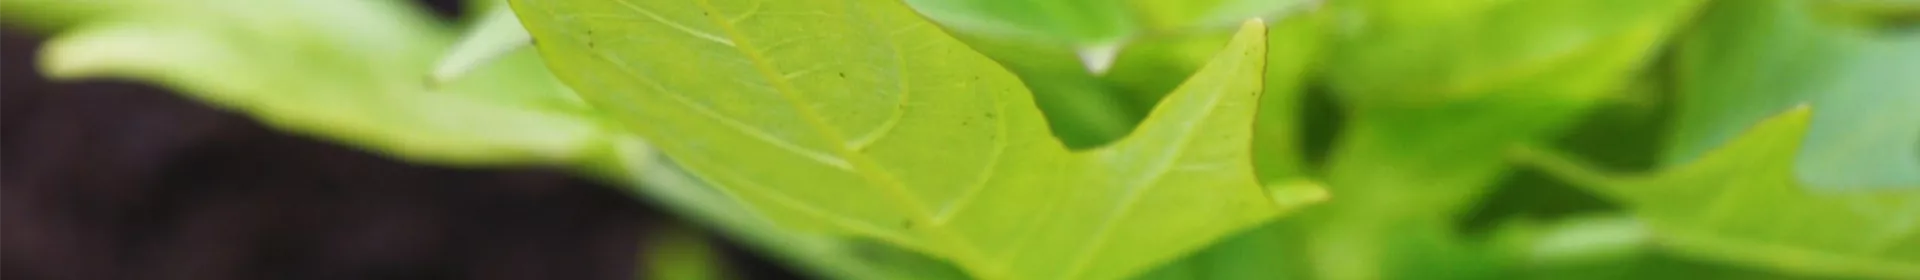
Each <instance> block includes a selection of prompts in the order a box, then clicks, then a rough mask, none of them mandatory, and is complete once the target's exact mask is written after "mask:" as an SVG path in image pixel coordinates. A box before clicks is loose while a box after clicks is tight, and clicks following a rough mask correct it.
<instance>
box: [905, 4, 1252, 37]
mask: <svg viewBox="0 0 1920 280" xmlns="http://www.w3.org/2000/svg"><path fill="white" fill-rule="evenodd" d="M905 1H906V2H907V3H909V4H912V5H913V8H914V9H916V10H919V11H920V12H921V13H923V14H926V15H927V17H929V18H932V19H933V20H936V21H939V22H940V23H941V25H944V26H948V27H950V28H954V29H957V30H960V31H961V33H967V34H980V35H982V36H990V37H1008V38H1018V39H1022V40H1031V41H1039V42H1049V43H1055V44H1059V45H1069V46H1073V47H1092V46H1100V45H1115V44H1118V43H1120V41H1123V40H1125V39H1126V38H1127V37H1129V36H1133V35H1134V34H1133V33H1134V30H1135V29H1137V28H1138V27H1137V25H1138V24H1139V23H1137V22H1135V20H1134V19H1133V18H1132V16H1131V15H1129V14H1128V12H1129V11H1128V10H1127V9H1126V7H1125V6H1123V5H1121V4H1119V3H1118V1H1112V0H1040V1H1027V0H905ZM1243 19H1244V18H1243Z"/></svg>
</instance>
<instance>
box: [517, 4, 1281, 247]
mask: <svg viewBox="0 0 1920 280" xmlns="http://www.w3.org/2000/svg"><path fill="white" fill-rule="evenodd" d="M514 5H515V7H514V8H515V10H516V11H518V13H519V15H520V16H521V19H522V21H523V23H524V24H525V25H526V26H527V27H528V30H529V31H531V32H532V34H533V35H534V38H535V39H536V40H537V42H539V43H538V45H539V48H540V50H541V51H542V53H543V54H544V55H545V57H546V58H547V59H548V61H549V63H550V65H551V68H552V69H554V71H555V73H557V74H558V75H559V76H560V77H561V79H562V80H564V81H566V82H567V83H568V84H569V85H571V86H572V87H573V88H574V89H576V90H578V91H579V92H580V93H581V94H582V95H583V97H585V98H586V99H587V100H588V101H589V102H591V103H594V104H596V105H597V106H598V107H600V108H604V109H606V111H608V112H609V113H610V114H612V115H614V116H615V117H617V119H619V120H621V121H624V123H625V124H627V126H626V127H627V128H628V129H630V130H632V131H635V132H637V133H639V134H640V135H641V136H643V137H646V138H647V139H648V140H650V141H652V143H653V144H655V145H656V146H657V147H659V149H660V151H661V152H662V153H664V154H666V155H668V156H669V157H671V158H673V159H674V160H675V161H676V162H679V163H681V164H682V165H684V166H685V167H686V169H687V170H688V171H690V172H691V173H693V174H695V175H697V176H698V177H700V178H702V179H704V180H706V181H708V182H711V183H713V184H714V185H715V186H716V187H717V188H719V189H721V190H723V191H725V192H727V193H729V194H730V195H732V196H734V197H735V198H737V199H740V200H742V201H744V202H746V204H748V205H750V206H751V207H753V208H754V209H756V210H757V212H758V213H761V214H763V215H767V216H768V217H769V218H771V219H772V220H774V221H776V222H779V223H781V224H783V225H786V226H790V227H796V228H804V229H811V230H822V231H825V232H832V233H838V234H850V235H854V236H862V237H870V238H875V239H878V240H882V241H883V242H885V243H888V244H893V245H896V246H901V247H903V248H909V249H911V250H913V251H917V252H923V253H926V254H929V255H933V256H936V257H938V258H941V259H945V260H949V261H951V262H953V263H955V264H956V265H957V266H959V267H961V268H962V269H963V270H965V271H967V272H968V273H969V274H971V275H973V276H975V277H979V278H988V279H1002V278H1042V279H1057V278H1067V279H1077V278H1103V279H1104V278H1116V277H1123V276H1127V275H1130V274H1133V273H1137V272H1139V271H1142V270H1144V269H1146V268H1148V267H1152V266H1154V265H1157V264H1159V263H1162V262H1165V261H1167V260H1169V259H1172V258H1174V257H1176V256H1179V255H1181V254H1184V253H1187V252H1190V251H1192V250H1195V249H1197V248H1199V247H1201V246H1204V245H1206V244H1208V243H1210V242H1212V241H1213V240H1215V239H1217V238H1219V237H1221V236H1224V235H1227V234H1230V233H1232V232H1235V231H1238V230H1241V229H1243V228H1246V227H1248V226H1251V225H1253V224H1257V223H1260V222H1263V221H1265V220H1267V219H1268V218H1271V217H1273V216H1274V215H1276V214H1278V213H1280V212H1281V211H1283V210H1284V209H1286V208H1289V207H1295V206H1298V204H1297V203H1289V204H1286V205H1282V204H1277V203H1275V202H1274V199H1273V198H1269V197H1268V195H1267V194H1266V192H1265V191H1264V190H1263V189H1261V187H1260V186H1259V185H1258V184H1257V182H1256V180H1255V179H1254V174H1253V170H1252V166H1251V165H1250V164H1249V162H1250V161H1251V159H1250V157H1249V155H1248V147H1249V145H1250V138H1251V130H1252V118H1253V114H1254V111H1255V106H1254V100H1255V98H1257V96H1259V93H1260V87H1261V84H1260V70H1261V69H1262V65H1263V62H1264V55H1265V49H1264V48H1265V44H1264V43H1265V41H1264V40H1263V37H1262V35H1263V28H1262V27H1261V26H1260V24H1259V23H1249V24H1248V25H1247V27H1245V29H1244V30H1243V31H1242V32H1243V33H1242V35H1241V38H1240V40H1238V42H1236V43H1235V44H1234V45H1233V46H1232V47H1229V48H1227V50H1226V51H1223V52H1222V54H1221V55H1220V56H1219V58H1217V59H1216V60H1215V63H1213V64H1212V65H1210V67H1208V69H1207V70H1203V71H1202V72H1201V73H1200V74H1197V75H1195V78H1194V79H1193V80H1192V81H1190V82H1189V83H1188V84H1187V85H1186V86H1184V87H1182V88H1181V89H1180V90H1178V92H1177V93H1175V94H1173V95H1171V96H1170V97H1168V98H1169V99H1168V102H1167V103H1168V104H1166V106H1162V107H1161V109H1160V110H1158V111H1156V112H1155V113H1154V114H1153V115H1152V116H1150V117H1149V118H1148V120H1147V121H1146V123H1145V124H1144V125H1142V127H1140V128H1139V129H1138V130H1137V131H1135V132H1134V133H1133V135H1132V136H1130V137H1128V138H1126V139H1123V140H1121V141H1119V142H1118V143H1115V144H1112V145H1109V146H1106V147H1103V148H1100V149H1095V150H1090V151H1079V152H1074V151H1069V150H1068V149H1066V148H1065V147H1064V146H1062V145H1061V143H1060V142H1059V141H1058V140H1055V139H1054V138H1053V137H1052V136H1051V134H1050V133H1049V132H1048V131H1047V127H1046V125H1045V122H1044V120H1043V119H1042V118H1041V116H1040V111H1039V110H1038V109H1036V108H1034V103H1033V101H1032V97H1031V96H1030V94H1028V93H1027V91H1026V89H1025V88H1024V87H1023V86H1021V85H1020V83H1019V82H1018V80H1016V79H1015V78H1013V76H1012V74H1010V73H1008V72H1007V71H1006V70H1004V69H1001V68H1000V67H999V66H998V65H995V64H993V62H992V61H990V60H988V59H987V58H986V57H984V56H982V55H980V54H979V53H976V52H973V51H972V50H970V49H968V48H967V47H966V46H965V45H963V44H961V43H960V42H959V41H957V40H955V39H954V38H952V37H949V36H948V35H946V34H945V33H943V32H942V31H941V30H940V29H939V28H936V27H934V26H932V25H931V24H930V23H928V22H926V21H925V20H924V19H921V18H920V17H919V16H918V15H916V14H914V12H913V11H912V10H910V9H908V8H907V7H906V6H905V5H903V4H901V3H898V2H893V1H889V0H849V1H829V0H818V1H691V2H645V1H614V0H583V1H566V0H526V1H516V2H515V3H514Z"/></svg>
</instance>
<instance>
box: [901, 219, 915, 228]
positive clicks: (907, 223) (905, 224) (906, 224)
mask: <svg viewBox="0 0 1920 280" xmlns="http://www.w3.org/2000/svg"><path fill="white" fill-rule="evenodd" d="M900 228H913V220H900Z"/></svg>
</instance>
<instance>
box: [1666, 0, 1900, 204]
mask: <svg viewBox="0 0 1920 280" xmlns="http://www.w3.org/2000/svg"><path fill="white" fill-rule="evenodd" d="M1853 2H1860V3H1856V4H1854V5H1868V4H1867V3H1866V2H1885V1H1837V2H1836V3H1853ZM1884 5H1892V4H1884ZM1820 7H1823V6H1821V5H1814V4H1809V3H1805V2H1804V1H1783V0H1766V1H1737V2H1725V3H1719V4H1717V5H1716V6H1714V9H1711V10H1710V12H1709V13H1707V14H1706V16H1705V18H1703V20H1702V22H1701V25H1700V27H1699V28H1700V31H1698V32H1693V33H1692V34H1693V35H1691V36H1688V37H1686V38H1685V41H1684V44H1683V45H1682V48H1681V49H1680V51H1679V54H1678V61H1679V65H1678V67H1677V68H1676V69H1678V71H1677V72H1678V73H1677V76H1676V77H1675V79H1676V80H1677V81H1678V82H1679V85H1681V87H1680V88H1679V89H1678V90H1679V92H1678V93H1677V94H1678V96H1679V108H1678V109H1677V112H1678V113H1677V114H1676V116H1675V117H1674V119H1675V120H1674V122H1675V124H1674V125H1675V131H1674V134H1673V135H1672V138H1671V139H1669V146H1668V150H1667V152H1666V154H1665V162H1666V163H1667V164H1680V163H1684V162H1686V161H1690V160H1693V159H1695V158H1697V157H1699V156H1700V155H1701V154H1704V153H1706V152H1707V151H1709V150H1710V149H1711V148H1713V147H1717V146H1719V145H1720V144H1721V143H1724V142H1726V141H1728V140H1729V139H1732V138H1733V137H1734V136H1735V135H1737V133H1739V132H1740V131H1742V130H1744V129H1745V128H1747V127H1748V126H1750V125H1752V124H1753V123H1754V122H1758V121H1759V120H1760V119H1761V118H1765V117H1766V116H1767V115H1769V114H1772V112H1778V111H1780V110H1785V109H1787V108H1789V107H1792V106H1795V105H1796V104H1803V103H1810V104H1812V106H1813V108H1814V109H1815V110H1818V111H1819V112H1820V114H1817V115H1815V116H1814V119H1813V124H1812V127H1811V132H1810V133H1811V134H1809V135H1808V136H1807V139H1806V145H1805V146H1802V147H1799V148H1798V150H1799V151H1800V155H1799V156H1798V157H1797V162H1796V163H1795V164H1796V166H1795V168H1794V170H1793V172H1794V173H1796V174H1798V175H1799V176H1800V177H1799V178H1800V179H1802V180H1805V181H1806V183H1807V186H1810V187H1815V188H1826V189H1846V188H1887V187H1915V186H1920V79H1914V78H1913V75H1912V73H1911V72H1912V71H1913V70H1914V69H1915V68H1914V67H1915V65H1920V36H1916V35H1915V34H1895V33H1879V32H1876V31H1875V30H1873V28H1874V26H1870V25H1867V24H1865V23H1871V22H1873V20H1869V19H1861V18H1858V17H1864V16H1874V15H1873V14H1870V12H1871V11H1870V10H1868V12H1869V13H1864V14H1863V13H1855V12H1853V11H1856V10H1865V9H1866V8H1858V7H1856V8H1845V7H1841V8H1834V9H1832V10H1837V11H1829V12H1823V11H1827V10H1822V9H1819V8H1820ZM1914 7H1920V6H1914Z"/></svg>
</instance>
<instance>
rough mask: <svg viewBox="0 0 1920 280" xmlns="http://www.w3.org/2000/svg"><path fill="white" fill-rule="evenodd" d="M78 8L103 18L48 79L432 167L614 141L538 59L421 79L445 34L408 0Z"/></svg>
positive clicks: (82, 31) (89, 25)
mask: <svg viewBox="0 0 1920 280" xmlns="http://www.w3.org/2000/svg"><path fill="white" fill-rule="evenodd" d="M83 2H84V3H62V4H60V5H67V6H68V7H67V8H64V9H69V10H90V11H97V12H96V13H90V14H74V15H71V16H73V17H72V18H68V19H66V20H63V21H62V22H67V23H70V24H68V25H72V26H74V29H72V30H68V31H65V32H64V33H63V34H61V35H59V36H58V37H57V38H55V39H54V40H53V41H52V42H50V43H49V45H48V46H47V51H46V53H45V55H44V56H43V61H42V66H43V68H44V69H45V70H46V72H47V73H48V74H49V75H50V76H53V77H56V78H63V79H81V78H126V79H135V80H141V81H148V82H153V83H158V84H162V85H165V86H168V87H172V88H175V89H178V90H180V91H181V92H183V93H187V94H190V95H191V96H193V97H196V98H198V99H201V100H204V101H207V102H210V103H214V104H216V105H221V106H225V107H229V108H234V109H238V110H242V111H245V112H246V113H248V114H251V115H254V116H255V117H257V118H259V119H260V120H262V121H263V122H265V123H267V124H269V125H272V126H275V127H278V128H282V129H288V130H292V131H295V132H299V133H305V134H311V135H319V136H323V137H327V138H332V139H338V140H343V141H345V142H349V143H352V144H356V145H359V146H362V147H367V148H370V149H373V150H376V151H380V152H384V153H389V154H394V155H398V156H401V157H404V158H408V159H413V160H419V161H425V162H434V163H448V164H506V163H527V162H549V163H561V162H572V161H575V160H579V159H583V158H587V157H589V156H591V155H592V154H594V153H597V152H601V150H603V149H604V148H605V147H606V144H607V143H609V141H611V140H609V139H613V138H616V136H612V135H611V134H610V133H608V132H607V130H606V129H603V125H601V124H600V122H599V121H598V120H596V119H595V117H593V116H592V114H591V113H588V112H586V111H585V110H586V108H585V107H584V104H580V103H579V102H578V101H576V100H573V99H571V97H570V96H567V95H565V94H564V91H563V90H562V89H561V88H560V87H559V85H558V83H556V82H553V81H552V79H551V76H549V75H547V74H545V73H543V71H541V69H540V68H539V67H537V65H538V62H537V57H535V56H534V55H533V54H531V53H522V54H520V55H518V56H515V57H510V58H508V60H506V62H505V63H504V64H507V65H499V66H496V67H489V68H486V69H481V71H480V72H477V73H475V74H474V78H473V79H470V80H464V81H459V82H454V83H450V84H446V85H443V86H442V87H439V88H430V87H429V84H427V83H423V82H422V81H423V79H422V77H424V76H425V74H426V73H427V69H429V67H431V66H432V64H433V59H435V58H436V57H437V56H438V55H439V53H440V52H441V51H442V50H443V48H445V47H446V46H447V44H448V43H450V42H451V39H452V38H451V32H446V30H441V29H439V28H438V27H437V26H435V23H433V22H432V21H431V20H430V18H429V17H428V16H427V15H426V14H424V13H422V12H421V11H417V10H411V9H410V8H409V7H407V6H404V5H402V4H400V3H392V2H387V1H333V0H300V1H272V2H260V1H229V0H206V1H193V3H197V4H196V5H183V4H182V3H179V2H177V1H144V0H125V1H83ZM9 3H12V2H9ZM10 7H11V6H10ZM513 64H517V65H519V66H514V65H513ZM530 66H531V67H530Z"/></svg>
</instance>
